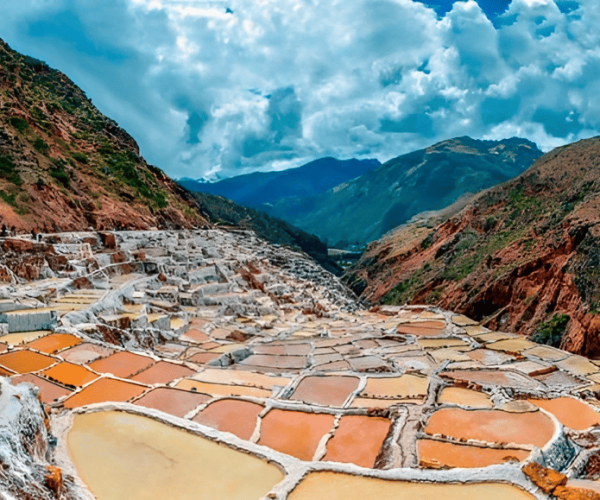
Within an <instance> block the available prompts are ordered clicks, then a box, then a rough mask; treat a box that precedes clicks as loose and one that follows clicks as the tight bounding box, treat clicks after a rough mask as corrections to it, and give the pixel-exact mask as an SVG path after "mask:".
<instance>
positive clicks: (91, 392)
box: [63, 378, 147, 408]
mask: <svg viewBox="0 0 600 500" xmlns="http://www.w3.org/2000/svg"><path fill="white" fill-rule="evenodd" d="M146 389H147V387H144V386H142V385H137V384H132V383H131V382H124V381H122V380H115V379H112V378H101V379H98V380H96V382H93V383H91V384H90V385H88V386H87V387H85V388H84V389H82V390H81V391H80V392H78V393H77V394H74V395H73V396H71V397H70V398H69V399H67V400H66V401H65V402H64V403H63V406H64V407H65V408H77V407H78V406H84V405H89V404H92V403H104V402H108V401H114V402H123V401H129V400H130V399H132V398H134V397H135V396H139V395H140V394H142V393H143V392H144V391H145V390H146Z"/></svg>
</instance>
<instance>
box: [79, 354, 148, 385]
mask: <svg viewBox="0 0 600 500" xmlns="http://www.w3.org/2000/svg"><path fill="white" fill-rule="evenodd" d="M153 363H154V361H153V360H152V358H148V357H146V356H140V355H138V354H133V353H132V352H127V351H123V352H116V353H115V354H112V355H111V356H109V357H108V358H103V359H99V360H97V361H92V362H91V363H90V364H89V365H88V366H89V367H90V368H91V369H92V370H94V371H97V372H100V373H111V374H112V375H114V376H115V377H121V378H127V377H130V376H132V375H135V374H136V373H138V372H140V371H142V370H144V369H145V368H148V367H149V366H150V365H152V364H153Z"/></svg>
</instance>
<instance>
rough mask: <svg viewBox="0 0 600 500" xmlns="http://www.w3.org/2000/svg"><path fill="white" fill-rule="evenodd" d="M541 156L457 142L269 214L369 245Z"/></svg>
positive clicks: (520, 144)
mask: <svg viewBox="0 0 600 500" xmlns="http://www.w3.org/2000/svg"><path fill="white" fill-rule="evenodd" d="M541 154H542V152H541V151H540V150H539V149H538V148H537V146H536V145H535V144H534V143H533V142H531V141H528V140H527V139H519V138H510V139H503V140H501V141H481V140H477V139H472V138H470V137H458V138H454V139H449V140H446V141H442V142H440V143H437V144H434V145H433V146H430V147H428V148H424V149H421V150H417V151H413V152H410V153H407V154H404V155H401V156H398V157H396V158H393V159H391V160H389V161H387V162H385V163H383V164H382V165H380V166H378V167H377V168H375V169H373V170H371V171H369V172H367V173H365V174H364V175H362V176H360V177H358V178H355V179H353V180H351V181H349V182H347V183H345V184H342V185H340V186H337V187H336V188H334V189H332V190H330V191H328V192H327V193H324V194H323V195H317V196H313V197H305V198H286V199H283V200H281V201H280V202H279V203H277V204H275V205H274V206H273V207H271V209H270V210H268V213H269V214H271V215H274V216H276V217H279V218H282V219H284V220H287V221H288V222H290V223H292V224H294V225H296V226H298V227H300V228H302V229H304V230H305V231H308V232H312V233H314V234H316V235H317V236H319V237H320V238H322V239H324V238H327V239H328V240H329V241H334V242H337V241H340V240H342V241H348V242H350V243H367V242H369V241H372V240H374V239H377V238H379V237H380V236H382V235H383V234H385V233H386V232H387V231H389V230H391V229H393V228H394V227H396V226H398V225H400V224H402V223H404V222H406V221H408V220H409V219H410V218H411V217H412V216H414V215H416V214H418V213H421V212H423V211H427V210H439V209H442V208H443V207H445V206H447V205H450V204H452V203H454V202H455V201H456V200H457V199H458V198H460V196H462V195H465V194H467V193H476V192H477V191H480V190H481V189H486V188H488V187H491V186H493V185H495V184H499V183H501V182H504V181H507V180H508V179H510V178H511V177H514V176H515V175H518V174H520V173H521V172H522V171H523V170H525V169H526V168H527V167H528V166H529V165H530V164H531V163H532V162H533V160H535V159H536V158H538V157H539V156H541Z"/></svg>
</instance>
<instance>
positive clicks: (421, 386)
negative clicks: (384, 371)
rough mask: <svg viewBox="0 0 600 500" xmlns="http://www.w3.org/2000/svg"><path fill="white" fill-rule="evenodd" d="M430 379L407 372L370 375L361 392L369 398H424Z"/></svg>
mask: <svg viewBox="0 0 600 500" xmlns="http://www.w3.org/2000/svg"><path fill="white" fill-rule="evenodd" d="M428 386H429V379H428V378H426V377H418V376H416V375H411V374H406V375H402V376H400V377H369V378H368V379H367V384H366V386H365V388H364V389H363V391H362V392H361V393H360V396H361V397H369V398H379V399H384V398H398V399H404V398H423V397H425V396H426V395H427V387H428Z"/></svg>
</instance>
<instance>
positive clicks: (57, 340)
mask: <svg viewBox="0 0 600 500" xmlns="http://www.w3.org/2000/svg"><path fill="white" fill-rule="evenodd" d="M77 344H81V340H80V339H78V338H77V337H75V335H70V334H68V333H53V334H52V335H47V336H46V337H42V338H40V339H37V340H34V341H33V342H29V344H27V346H28V347H31V348H32V349H36V350H37V351H41V352H45V353H47V354H53V353H55V352H57V351H60V350H61V349H65V348H66V347H73V346H74V345H77Z"/></svg>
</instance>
